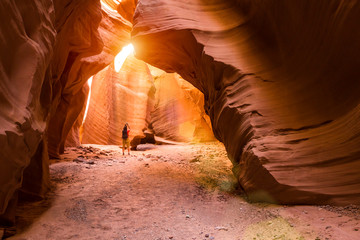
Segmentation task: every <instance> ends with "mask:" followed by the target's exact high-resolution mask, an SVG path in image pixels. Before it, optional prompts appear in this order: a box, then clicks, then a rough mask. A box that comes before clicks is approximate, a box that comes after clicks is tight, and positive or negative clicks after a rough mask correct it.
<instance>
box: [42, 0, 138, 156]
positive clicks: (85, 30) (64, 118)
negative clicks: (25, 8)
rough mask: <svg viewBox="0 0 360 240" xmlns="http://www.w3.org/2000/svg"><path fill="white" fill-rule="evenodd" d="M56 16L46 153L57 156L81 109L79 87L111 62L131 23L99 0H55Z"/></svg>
mask: <svg viewBox="0 0 360 240" xmlns="http://www.w3.org/2000/svg"><path fill="white" fill-rule="evenodd" d="M55 11H57V13H58V15H59V18H58V19H57V22H56V26H57V29H58V41H57V45H56V46H55V56H54V59H53V61H52V68H53V69H55V72H56V74H54V76H53V78H54V82H56V86H54V89H56V93H55V96H54V102H55V104H54V105H55V107H54V111H53V113H52V118H51V120H50V123H49V126H50V127H49V131H48V136H49V154H50V156H51V157H59V154H60V153H62V152H63V151H64V145H65V141H66V138H67V136H68V134H69V132H70V131H71V128H72V126H73V124H74V123H75V122H76V120H77V118H78V115H79V114H80V112H81V111H82V109H83V105H84V102H85V99H86V96H85V94H84V92H85V91H84V90H83V89H82V88H83V86H84V84H85V82H86V81H87V80H88V79H89V78H90V77H91V76H92V75H94V74H95V73H97V72H98V71H100V70H101V69H103V68H104V67H106V66H107V65H108V64H110V63H111V62H112V61H113V59H114V57H115V54H117V52H118V51H120V49H121V48H122V47H123V46H124V45H125V44H126V43H127V42H129V33H130V30H131V23H130V22H129V21H127V20H126V19H124V18H123V17H122V16H121V15H120V14H119V13H118V12H116V11H115V10H112V9H111V8H109V7H108V6H107V5H105V4H103V3H100V2H99V1H98V0H91V1H85V0H83V1H69V4H65V3H64V2H63V1H55Z"/></svg>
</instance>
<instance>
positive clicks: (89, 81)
mask: <svg viewBox="0 0 360 240" xmlns="http://www.w3.org/2000/svg"><path fill="white" fill-rule="evenodd" d="M92 80H93V76H91V77H90V78H89V79H88V81H87V84H88V85H89V95H88V98H87V102H86V108H85V113H84V118H83V121H82V124H84V122H85V119H86V115H87V113H88V110H89V105H90V96H91V84H92Z"/></svg>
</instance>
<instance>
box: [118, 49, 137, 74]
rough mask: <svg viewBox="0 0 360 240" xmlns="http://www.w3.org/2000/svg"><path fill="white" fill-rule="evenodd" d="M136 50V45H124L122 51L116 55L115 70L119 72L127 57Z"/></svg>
mask: <svg viewBox="0 0 360 240" xmlns="http://www.w3.org/2000/svg"><path fill="white" fill-rule="evenodd" d="M133 52H134V47H133V45H132V44H131V43H130V44H129V45H127V46H125V47H123V49H121V51H120V52H119V53H118V55H116V57H115V60H114V65H115V71H116V72H119V71H120V69H121V67H122V65H123V64H124V62H125V60H126V58H127V57H128V56H129V55H130V54H131V53H133Z"/></svg>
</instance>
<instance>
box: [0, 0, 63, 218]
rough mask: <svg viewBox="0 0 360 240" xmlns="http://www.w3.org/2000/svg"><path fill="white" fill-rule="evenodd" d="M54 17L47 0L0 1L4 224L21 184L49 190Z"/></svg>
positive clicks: (0, 209) (0, 208) (37, 191)
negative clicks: (48, 135) (46, 139)
mask: <svg viewBox="0 0 360 240" xmlns="http://www.w3.org/2000/svg"><path fill="white" fill-rule="evenodd" d="M54 18H55V15H54V9H53V6H52V5H51V4H50V3H49V1H41V0H37V1H35V0H34V1H33V0H29V1H16V2H15V1H8V0H4V1H1V2H0V23H1V24H0V46H1V49H0V186H1V187H0V224H2V223H3V222H2V220H3V219H2V217H4V218H10V219H8V220H10V221H11V220H13V219H11V218H12V217H13V215H12V214H8V213H9V212H12V210H11V209H8V210H6V209H7V206H8V203H9V201H10V199H11V198H13V199H15V198H16V197H15V195H16V193H15V191H16V190H17V189H19V188H20V187H21V186H22V185H23V191H24V192H26V193H28V194H31V195H42V194H43V193H44V191H45V190H46V177H48V167H47V162H46V160H47V157H46V155H47V154H46V142H44V138H43V134H42V133H43V132H44V130H45V128H46V117H47V115H48V112H49V102H50V99H51V91H49V89H51V87H50V82H49V79H48V77H49V72H48V71H47V68H48V65H49V63H50V59H51V56H52V50H53V49H52V45H53V44H54V42H55V36H56V33H55V28H54V25H53V21H54ZM44 146H45V147H44ZM44 151H45V153H44ZM44 155H45V156H44ZM26 167H28V168H27V169H25V168H26ZM29 169H30V170H29ZM44 179H45V181H43V180H44ZM14 194H15V195H14ZM14 201H15V202H16V200H14ZM12 207H14V205H12ZM5 212H7V213H5ZM4 213H5V214H4ZM2 215H5V216H2ZM10 215H12V216H10Z"/></svg>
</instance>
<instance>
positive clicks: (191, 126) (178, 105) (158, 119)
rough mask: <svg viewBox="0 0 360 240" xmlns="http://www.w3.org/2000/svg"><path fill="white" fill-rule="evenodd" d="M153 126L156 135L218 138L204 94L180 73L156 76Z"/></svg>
mask: <svg viewBox="0 0 360 240" xmlns="http://www.w3.org/2000/svg"><path fill="white" fill-rule="evenodd" d="M155 89H156V92H155V103H154V109H153V110H152V112H151V125H152V129H153V131H154V134H155V135H156V136H159V137H162V138H165V139H168V140H173V141H180V142H199V141H200V142H201V141H212V140H214V137H213V134H212V131H211V126H210V119H209V117H208V116H207V115H206V114H205V111H204V97H203V94H202V93H201V92H200V91H199V90H197V89H196V88H194V87H193V86H192V85H191V84H189V83H188V82H186V81H185V80H184V79H182V78H181V77H180V76H179V75H178V74H169V73H164V74H162V75H160V76H157V77H155Z"/></svg>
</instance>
